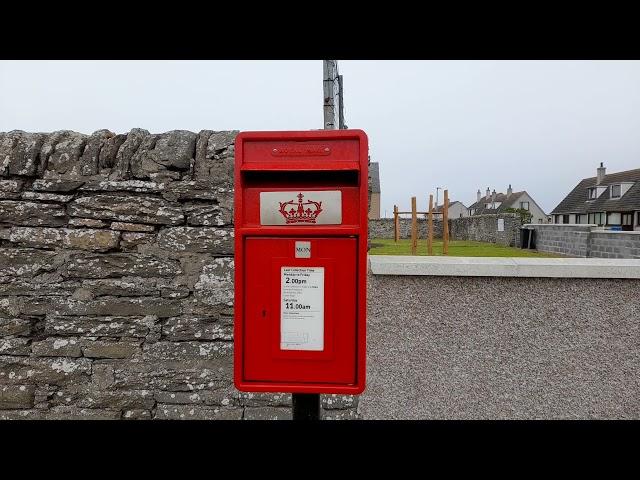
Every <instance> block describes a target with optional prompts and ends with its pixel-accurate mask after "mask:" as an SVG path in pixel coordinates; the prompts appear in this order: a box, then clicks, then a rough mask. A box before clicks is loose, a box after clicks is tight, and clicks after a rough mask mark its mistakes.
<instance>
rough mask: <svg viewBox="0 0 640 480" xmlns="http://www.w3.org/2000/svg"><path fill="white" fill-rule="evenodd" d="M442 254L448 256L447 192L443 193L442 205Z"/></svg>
mask: <svg viewBox="0 0 640 480" xmlns="http://www.w3.org/2000/svg"><path fill="white" fill-rule="evenodd" d="M442 254H443V255H448V254H449V190H445V191H444V205H442Z"/></svg>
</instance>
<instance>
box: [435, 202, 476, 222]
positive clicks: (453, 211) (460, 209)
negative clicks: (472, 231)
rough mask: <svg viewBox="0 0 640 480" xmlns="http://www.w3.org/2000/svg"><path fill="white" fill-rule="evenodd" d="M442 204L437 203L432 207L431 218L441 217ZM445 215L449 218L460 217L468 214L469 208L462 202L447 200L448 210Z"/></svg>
mask: <svg viewBox="0 0 640 480" xmlns="http://www.w3.org/2000/svg"><path fill="white" fill-rule="evenodd" d="M443 208H444V205H438V206H437V207H436V208H434V209H433V212H434V213H433V218H437V219H442V209H443ZM447 216H448V217H449V218H461V217H468V216H469V209H468V208H467V207H465V206H464V203H462V202H458V201H457V200H456V201H455V202H449V211H448V212H447Z"/></svg>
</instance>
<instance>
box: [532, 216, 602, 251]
mask: <svg viewBox="0 0 640 480" xmlns="http://www.w3.org/2000/svg"><path fill="white" fill-rule="evenodd" d="M527 226H531V227H533V228H534V229H535V232H536V249H537V250H539V251H541V252H549V253H560V254H562V255H569V256H572V257H587V256H588V251H589V233H590V231H591V228H592V227H593V225H571V226H568V225H553V224H532V225H527ZM567 227H571V228H567Z"/></svg>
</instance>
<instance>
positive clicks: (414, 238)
mask: <svg viewBox="0 0 640 480" xmlns="http://www.w3.org/2000/svg"><path fill="white" fill-rule="evenodd" d="M417 249H418V214H417V209H416V197H411V255H415V254H416V253H417Z"/></svg>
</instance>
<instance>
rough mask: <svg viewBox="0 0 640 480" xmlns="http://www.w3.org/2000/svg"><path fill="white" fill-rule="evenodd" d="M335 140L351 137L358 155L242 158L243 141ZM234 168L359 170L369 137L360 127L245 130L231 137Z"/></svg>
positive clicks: (244, 170)
mask: <svg viewBox="0 0 640 480" xmlns="http://www.w3.org/2000/svg"><path fill="white" fill-rule="evenodd" d="M335 140H338V141H339V140H343V141H344V140H354V141H357V142H358V143H359V145H360V147H359V150H360V153H359V158H353V159H351V160H346V159H340V160H339V161H335V160H329V159H326V160H325V159H324V158H323V159H322V160H320V159H315V158H313V159H311V158H305V159H303V158H300V159H291V160H289V161H286V162H282V161H281V160H273V161H269V160H265V161H260V162H255V163H254V162H251V163H246V162H245V154H244V148H243V145H244V144H245V143H254V142H255V143H258V144H259V143H260V142H283V143H286V142H289V141H290V142H297V141H310V142H314V141H318V142H331V141H335ZM235 147H236V149H235V150H236V152H235V153H236V155H235V160H236V161H235V164H236V170H238V171H242V172H246V171H252V170H256V171H260V170H262V171H268V170H273V171H276V170H283V169H284V170H292V171H293V170H308V171H319V170H325V171H326V170H335V171H338V170H363V169H364V168H366V165H367V162H368V154H369V151H368V148H369V140H368V137H367V134H366V133H365V132H364V131H363V130H360V129H349V130H300V131H246V132H240V133H239V134H238V135H237V136H236V139H235Z"/></svg>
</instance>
